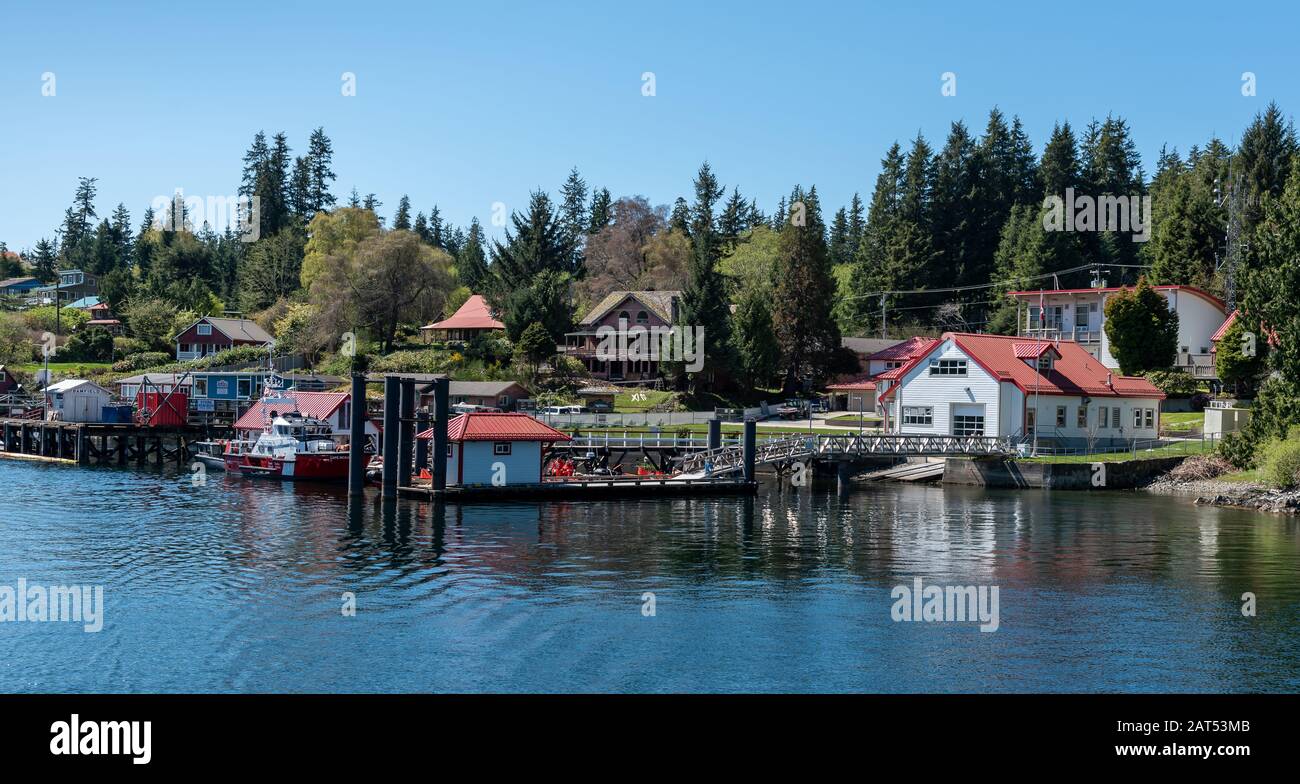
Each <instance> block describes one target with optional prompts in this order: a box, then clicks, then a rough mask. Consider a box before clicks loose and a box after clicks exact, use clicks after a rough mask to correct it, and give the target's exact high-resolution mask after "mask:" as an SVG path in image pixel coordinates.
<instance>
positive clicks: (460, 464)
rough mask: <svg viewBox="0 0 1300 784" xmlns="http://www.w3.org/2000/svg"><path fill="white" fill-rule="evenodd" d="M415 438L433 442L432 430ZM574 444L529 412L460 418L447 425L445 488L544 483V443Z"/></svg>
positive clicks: (461, 416)
mask: <svg viewBox="0 0 1300 784" xmlns="http://www.w3.org/2000/svg"><path fill="white" fill-rule="evenodd" d="M417 438H419V439H422V440H431V439H432V438H433V429H432V428H430V429H429V430H425V431H424V432H422V433H420V434H419V435H418V436H417ZM571 440H572V439H571V438H570V437H569V436H568V435H565V434H564V433H561V432H560V431H559V430H556V429H555V428H553V427H550V426H549V425H545V424H543V423H541V422H539V421H537V420H536V419H533V418H532V417H530V416H528V415H527V414H501V413H494V412H477V411H475V412H471V413H468V414H461V415H460V416H458V417H456V418H454V419H452V420H451V421H450V422H448V423H447V484H448V486H450V485H491V484H500V485H535V484H540V483H541V481H542V453H543V450H544V448H545V447H546V445H548V444H553V443H555V442H557V441H571Z"/></svg>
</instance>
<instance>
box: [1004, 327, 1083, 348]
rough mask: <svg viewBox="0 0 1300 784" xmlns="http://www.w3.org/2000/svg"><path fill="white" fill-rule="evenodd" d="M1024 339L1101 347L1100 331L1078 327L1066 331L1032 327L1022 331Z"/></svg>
mask: <svg viewBox="0 0 1300 784" xmlns="http://www.w3.org/2000/svg"><path fill="white" fill-rule="evenodd" d="M1021 335H1022V336H1024V337H1030V338H1037V339H1039V340H1071V341H1074V342H1075V343H1083V344H1088V345H1101V330H1100V329H1084V328H1080V327H1076V328H1075V329H1065V328H1064V327H1030V328H1028V329H1024V330H1021Z"/></svg>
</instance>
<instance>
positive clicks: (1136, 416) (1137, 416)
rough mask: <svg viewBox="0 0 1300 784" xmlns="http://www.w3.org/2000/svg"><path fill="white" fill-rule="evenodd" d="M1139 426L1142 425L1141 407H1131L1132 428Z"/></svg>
mask: <svg viewBox="0 0 1300 784" xmlns="http://www.w3.org/2000/svg"><path fill="white" fill-rule="evenodd" d="M1139 427H1142V409H1140V408H1135V409H1133V428H1134V429H1137V428H1139Z"/></svg>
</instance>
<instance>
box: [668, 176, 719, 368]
mask: <svg viewBox="0 0 1300 784" xmlns="http://www.w3.org/2000/svg"><path fill="white" fill-rule="evenodd" d="M722 193H723V188H722V186H721V185H720V184H718V180H717V178H716V177H714V176H713V170H712V169H710V168H709V164H708V162H707V161H706V162H705V163H704V164H702V165H701V166H700V169H699V172H698V173H697V174H696V176H695V202H694V204H692V205H691V234H690V237H691V258H690V262H689V264H688V266H687V282H686V288H685V289H684V290H683V291H682V314H681V322H682V325H683V326H685V327H686V328H687V329H695V328H703V330H704V346H703V347H702V348H703V356H704V367H703V374H704V376H705V377H709V376H711V375H712V374H713V373H714V372H715V371H717V370H719V369H721V368H724V367H726V365H727V364H728V361H729V359H730V355H729V353H728V350H727V349H728V347H729V346H730V344H731V339H730V325H729V323H728V319H729V317H730V304H729V302H728V301H727V289H726V282H725V281H724V280H723V278H722V273H720V272H719V271H718V256H719V255H720V254H719V249H720V242H719V240H718V236H717V233H716V225H715V218H714V208H715V206H716V205H717V203H718V199H719V198H721V196H722ZM699 349H700V347H696V350H699ZM680 380H687V381H689V382H690V383H691V384H692V385H693V384H694V382H695V381H696V380H697V379H696V378H689V379H679V381H680Z"/></svg>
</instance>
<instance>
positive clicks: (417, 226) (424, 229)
mask: <svg viewBox="0 0 1300 784" xmlns="http://www.w3.org/2000/svg"><path fill="white" fill-rule="evenodd" d="M411 231H414V232H415V234H416V236H417V237H419V238H420V241H422V242H424V243H426V244H431V243H432V240H433V233H432V232H430V231H429V219H428V218H426V217H424V213H423V212H417V213H416V214H415V223H413V224H412V225H411Z"/></svg>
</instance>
